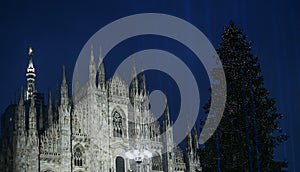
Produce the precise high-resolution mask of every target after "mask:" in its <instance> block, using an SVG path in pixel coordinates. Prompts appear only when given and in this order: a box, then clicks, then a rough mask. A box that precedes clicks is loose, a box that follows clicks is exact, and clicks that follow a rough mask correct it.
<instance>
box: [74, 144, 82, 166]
mask: <svg viewBox="0 0 300 172" xmlns="http://www.w3.org/2000/svg"><path fill="white" fill-rule="evenodd" d="M82 154H83V153H82V150H81V149H80V147H76V148H75V150H74V165H75V166H79V167H81V166H82V156H83V155H82Z"/></svg>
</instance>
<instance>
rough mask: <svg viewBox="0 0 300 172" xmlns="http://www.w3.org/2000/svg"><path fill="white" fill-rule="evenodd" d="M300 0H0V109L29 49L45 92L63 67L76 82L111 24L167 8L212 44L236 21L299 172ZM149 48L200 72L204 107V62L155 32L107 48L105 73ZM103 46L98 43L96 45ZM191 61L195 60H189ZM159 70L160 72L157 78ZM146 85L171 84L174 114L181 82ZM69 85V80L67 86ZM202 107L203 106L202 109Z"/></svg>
mask: <svg viewBox="0 0 300 172" xmlns="http://www.w3.org/2000/svg"><path fill="white" fill-rule="evenodd" d="M299 7H300V2H299V1H298V2H296V1H295V2H294V1H265V2H261V1H258V0H256V1H248V2H245V1H223V2H221V1H216V0H213V1H211V0H205V1H203V0H197V1H186V2H182V1H178V2H177V1H163V0H158V1H147V2H142V1H141V0H139V1H102V2H100V1H95V2H92V1H80V2H79V1H70V2H66V1H58V2H52V1H36V2H34V1H20V2H17V1H1V2H0V23H1V24H0V26H1V27H0V51H1V55H0V57H1V63H0V65H1V66H0V72H1V73H2V75H1V77H2V78H1V80H2V81H1V84H0V95H1V96H0V111H1V113H2V112H3V111H4V110H5V108H6V106H7V105H8V104H9V103H10V102H13V101H14V99H15V97H16V94H17V90H18V88H19V87H20V86H21V85H23V86H24V87H26V78H25V71H26V68H27V64H28V55H27V54H28V47H30V46H32V47H33V51H34V65H35V68H36V70H37V71H36V73H37V79H36V88H37V90H38V91H39V92H44V93H47V91H48V89H50V90H51V91H52V92H54V91H55V87H56V86H55V85H56V84H57V83H58V84H60V82H61V68H62V65H65V66H66V69H67V77H68V79H69V84H71V78H72V72H73V69H74V66H75V63H76V59H77V57H78V55H79V53H80V51H81V49H82V48H83V46H84V44H85V43H86V42H87V41H88V39H89V38H90V37H91V36H92V35H93V34H94V33H96V32H97V31H98V30H99V29H101V28H102V27H103V26H105V25H106V24H109V23H110V22H112V21H114V20H117V19H119V18H122V17H125V16H128V15H133V14H137V13H146V12H147V13H149V12H155V13H165V14H169V15H174V16H176V17H179V18H182V19H184V20H186V21H188V22H190V23H191V24H193V25H194V26H196V27H197V28H198V29H200V30H201V31H202V32H203V33H204V34H205V35H206V36H207V37H208V38H209V40H210V41H211V42H212V44H213V45H214V46H215V48H217V47H218V44H219V43H220V41H221V34H222V33H223V28H224V26H226V25H228V24H229V21H230V20H233V21H234V22H235V23H236V24H237V26H238V27H240V28H242V29H243V32H244V34H246V35H247V36H248V40H251V41H252V43H253V46H252V53H253V54H254V55H257V56H258V57H259V62H260V64H261V67H262V74H263V76H264V79H265V87H266V88H267V89H268V90H270V95H271V97H274V98H276V100H277V107H278V111H279V112H280V113H283V114H284V119H283V121H282V124H281V125H282V128H283V130H284V132H287V133H288V135H289V136H290V138H289V140H288V142H286V143H285V144H284V145H283V146H281V147H280V148H278V149H277V151H276V157H277V159H281V160H282V159H286V160H288V162H289V171H293V172H295V171H300V165H299V164H298V165H297V164H296V163H297V162H300V147H298V146H297V145H300V137H299V134H297V130H299V129H300V125H299V123H300V116H299V115H298V112H300V106H299V105H298V104H297V103H298V102H299V101H297V98H299V97H300V89H298V88H300V75H299V74H300V68H299V67H298V66H300V57H299V53H300V52H299V47H300V43H299V38H300V33H299V32H300V23H299V18H300V12H299V11H300V8H299ZM148 48H159V49H164V50H166V51H170V52H173V53H174V54H177V55H178V56H180V57H182V58H183V57H184V56H191V58H185V59H184V62H185V63H186V64H188V65H189V66H190V68H191V70H192V72H193V73H197V72H198V73H201V77H199V78H198V79H197V82H198V83H199V82H201V83H203V84H202V86H200V88H201V90H200V92H201V94H203V95H204V96H202V95H201V105H203V104H205V103H206V102H207V98H208V93H207V89H208V87H209V83H208V79H207V75H206V73H205V70H204V69H203V66H201V63H200V62H195V63H194V60H195V58H193V57H192V56H193V54H192V53H191V52H190V51H189V50H187V48H186V47H184V46H182V45H180V44H179V43H176V42H172V40H169V39H166V38H161V37H157V36H153V37H151V36H141V37H136V38H133V39H129V40H128V41H125V42H122V43H121V44H120V45H118V46H116V47H115V48H114V49H112V51H111V52H110V53H109V54H108V56H111V57H115V58H114V59H115V60H114V61H110V62H107V64H106V70H107V75H108V77H109V76H111V75H112V74H113V71H114V69H115V67H116V65H117V64H118V63H119V62H121V61H122V59H125V58H126V57H127V56H128V55H130V54H132V53H134V52H137V51H140V50H143V49H148ZM97 50H98V49H97ZM189 59H191V60H189ZM156 76H159V77H156ZM146 77H147V81H148V83H147V86H148V88H149V90H150V91H151V90H154V89H157V88H163V87H166V85H167V87H169V86H170V85H171V86H170V87H171V88H168V89H169V90H170V91H168V92H171V93H170V94H169V95H170V96H168V97H169V99H173V101H172V100H170V101H169V102H170V104H171V105H170V108H171V111H172V112H174V113H176V111H177V110H178V107H177V106H176V104H177V103H178V101H177V100H176V98H177V95H178V93H174V94H173V92H178V90H177V87H175V86H172V82H171V81H170V82H168V84H166V83H164V78H167V80H170V78H168V76H167V75H165V74H158V73H156V72H154V71H153V73H151V71H150V72H146ZM70 87H71V86H70ZM201 112H203V110H201Z"/></svg>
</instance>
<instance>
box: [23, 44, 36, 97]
mask: <svg viewBox="0 0 300 172" xmlns="http://www.w3.org/2000/svg"><path fill="white" fill-rule="evenodd" d="M28 55H29V64H28V67H27V73H26V77H27V90H26V95H25V98H26V100H29V99H31V98H32V96H33V94H34V92H35V85H34V81H35V77H36V75H35V68H34V66H33V60H32V56H33V51H32V48H31V47H30V48H29V53H28Z"/></svg>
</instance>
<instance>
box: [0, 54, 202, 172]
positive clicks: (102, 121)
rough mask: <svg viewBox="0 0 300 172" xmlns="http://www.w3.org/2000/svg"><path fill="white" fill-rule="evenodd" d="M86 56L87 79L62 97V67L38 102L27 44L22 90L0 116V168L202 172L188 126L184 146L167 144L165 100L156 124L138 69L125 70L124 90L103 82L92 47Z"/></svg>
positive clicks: (11, 171) (8, 171)
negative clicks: (128, 76)
mask: <svg viewBox="0 0 300 172" xmlns="http://www.w3.org/2000/svg"><path fill="white" fill-rule="evenodd" d="M88 58H90V63H89V72H88V73H89V74H88V75H89V76H87V77H88V78H89V79H88V81H87V82H86V83H85V84H84V85H83V86H81V87H80V88H79V86H78V85H79V84H78V79H75V80H76V83H77V84H76V86H75V92H74V93H75V94H73V95H72V97H70V96H69V92H68V90H69V89H68V84H67V78H66V73H65V72H66V71H65V69H64V68H63V75H62V82H61V86H60V89H59V88H57V90H56V93H55V96H52V94H51V92H50V91H49V93H48V96H47V99H48V101H47V102H45V101H44V99H45V97H44V94H43V93H40V92H38V91H37V89H36V87H35V78H36V73H35V67H34V63H33V52H32V49H31V48H30V50H29V64H28V68H27V71H26V79H27V87H26V88H25V89H21V88H20V90H19V95H18V100H16V101H15V102H14V103H11V104H10V105H9V106H8V107H7V108H6V110H5V111H4V113H3V114H2V116H1V140H0V143H1V147H0V151H1V152H0V171H1V172H149V171H152V172H162V171H164V172H199V171H202V169H201V164H200V157H199V153H198V149H199V148H198V136H197V130H196V127H195V126H194V127H192V131H191V132H190V129H189V127H188V126H187V128H186V130H187V136H186V149H185V150H182V149H181V148H180V147H179V146H177V145H175V143H174V142H173V131H172V122H171V119H170V114H169V108H168V103H167V100H165V102H166V107H165V110H164V114H163V118H164V119H163V122H159V121H158V120H156V118H155V117H154V115H153V114H152V113H151V112H150V110H149V95H148V93H147V91H146V79H145V75H144V73H143V72H141V73H140V74H139V75H138V76H139V77H137V75H136V69H135V67H133V79H132V83H131V86H130V87H129V88H128V86H127V85H126V84H125V82H124V81H123V80H122V79H121V78H120V77H118V76H113V77H112V78H110V79H108V80H106V79H105V67H104V63H103V61H102V57H101V54H100V57H99V64H97V65H96V63H95V59H94V53H93V50H91V53H90V57H88ZM76 76H78V70H77V73H76V74H75V78H78V77H76ZM52 97H54V98H53V99H52Z"/></svg>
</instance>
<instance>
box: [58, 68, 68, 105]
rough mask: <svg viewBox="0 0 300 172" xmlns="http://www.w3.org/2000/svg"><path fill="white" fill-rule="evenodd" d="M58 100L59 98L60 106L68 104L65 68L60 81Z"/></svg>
mask: <svg viewBox="0 0 300 172" xmlns="http://www.w3.org/2000/svg"><path fill="white" fill-rule="evenodd" d="M60 98H61V102H60V103H61V105H68V104H69V96H68V84H67V78H66V70H65V66H63V79H62V83H61V89H60Z"/></svg>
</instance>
